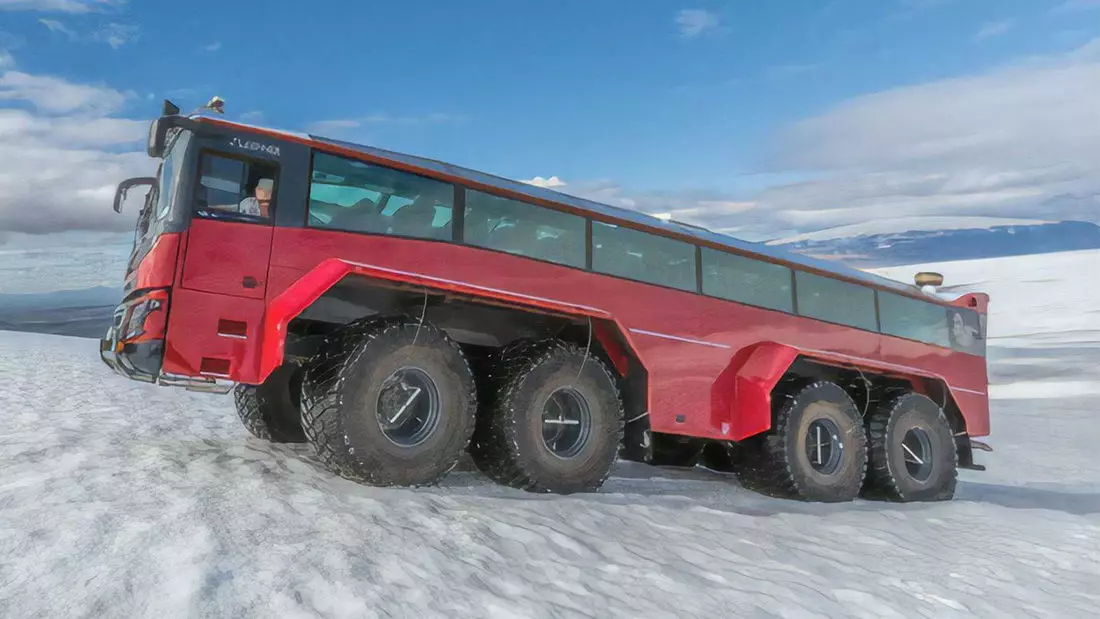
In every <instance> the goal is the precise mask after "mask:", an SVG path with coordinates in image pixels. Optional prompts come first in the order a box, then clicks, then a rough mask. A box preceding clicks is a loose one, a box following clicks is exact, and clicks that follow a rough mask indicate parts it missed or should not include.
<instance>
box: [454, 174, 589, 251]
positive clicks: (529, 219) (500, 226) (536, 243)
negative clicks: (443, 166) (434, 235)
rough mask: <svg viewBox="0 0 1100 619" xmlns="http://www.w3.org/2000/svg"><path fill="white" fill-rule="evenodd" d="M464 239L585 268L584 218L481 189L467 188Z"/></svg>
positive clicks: (493, 247)
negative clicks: (494, 194) (499, 195)
mask: <svg viewBox="0 0 1100 619" xmlns="http://www.w3.org/2000/svg"><path fill="white" fill-rule="evenodd" d="M463 235H464V237H465V241H466V243H468V244H470V245H476V246H477V247H485V248H488V249H496V250H499V251H504V252H508V253H510V254H516V255H519V256H528V257H531V258H537V259H539V260H548V261H550V262H556V263H558V264H564V265H567V266H572V267H577V268H582V269H583V268H584V263H585V243H584V218H583V217H578V216H576V215H570V214H569V213H562V212H560V211H554V210H551V209H547V208H542V207H541V206H535V205H533V204H527V203H525V202H519V201H517V200H509V199H507V198H501V197H498V196H493V195H489V194H487V193H482V192H480V191H473V190H467V191H466V218H465V222H464V224H463Z"/></svg>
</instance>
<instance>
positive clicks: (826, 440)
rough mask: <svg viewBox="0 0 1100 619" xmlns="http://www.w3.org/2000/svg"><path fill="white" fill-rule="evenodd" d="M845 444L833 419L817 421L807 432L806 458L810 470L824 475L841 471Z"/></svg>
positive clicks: (811, 424)
mask: <svg viewBox="0 0 1100 619" xmlns="http://www.w3.org/2000/svg"><path fill="white" fill-rule="evenodd" d="M843 457H844V443H843V442H841V440H840V427H838V426H837V425H836V423H834V422H833V421H832V420H831V419H815V420H814V421H813V422H811V423H810V427H809V428H807V430H806V458H807V459H808V460H809V461H810V468H812V469H813V470H814V471H817V472H818V473H821V474H822V475H832V474H833V473H836V472H837V470H839V469H840V461H841V459H843Z"/></svg>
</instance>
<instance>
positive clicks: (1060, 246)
mask: <svg viewBox="0 0 1100 619" xmlns="http://www.w3.org/2000/svg"><path fill="white" fill-rule="evenodd" d="M769 244H770V245H779V246H783V247H785V248H787V249H791V250H793V251H797V252H799V253H803V254H808V255H812V256H816V257H820V258H827V259H837V260H842V261H844V262H846V263H848V264H851V265H853V266H859V267H877V266H891V265H905V264H916V263H921V262H938V261H949V260H972V259H980V258H994V257H1003V256H1021V255H1027V254H1043V253H1050V252H1062V251H1075V250H1084V249H1098V248H1100V226H1097V225H1096V224H1093V223H1089V222H1083V221H1061V222H1049V221H1036V220H1019V219H1001V218H994V217H913V218H898V219H876V220H872V221H868V222H865V223H859V224H854V225H849V226H840V227H837V228H829V229H827V230H820V231H817V232H811V233H807V234H800V235H798V236H793V237H788V238H784V239H777V240H774V241H770V242H769Z"/></svg>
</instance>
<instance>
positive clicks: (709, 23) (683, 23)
mask: <svg viewBox="0 0 1100 619" xmlns="http://www.w3.org/2000/svg"><path fill="white" fill-rule="evenodd" d="M720 24H721V21H720V20H719V19H718V15H716V14H715V13H713V12H711V11H707V10H705V9H684V10H682V11H680V12H679V13H677V14H676V27H677V28H679V30H680V34H681V35H682V36H685V37H687V38H689V39H690V38H695V37H697V36H700V35H702V34H705V33H707V32H710V31H711V30H715V29H717V28H718V26H719V25H720Z"/></svg>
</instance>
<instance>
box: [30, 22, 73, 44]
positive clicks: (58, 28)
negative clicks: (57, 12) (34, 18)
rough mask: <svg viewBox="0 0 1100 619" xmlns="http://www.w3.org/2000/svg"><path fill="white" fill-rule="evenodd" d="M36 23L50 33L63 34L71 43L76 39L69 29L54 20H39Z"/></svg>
mask: <svg viewBox="0 0 1100 619" xmlns="http://www.w3.org/2000/svg"><path fill="white" fill-rule="evenodd" d="M38 23H40V24H42V25H43V26H45V27H46V28H48V29H49V30H50V32H57V33H60V34H63V35H65V36H67V37H69V39H70V40H72V41H75V40H76V39H77V36H76V33H75V32H73V31H72V30H69V28H68V27H67V26H66V25H65V24H63V23H61V22H59V21H58V20H56V19H40V20H38Z"/></svg>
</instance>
